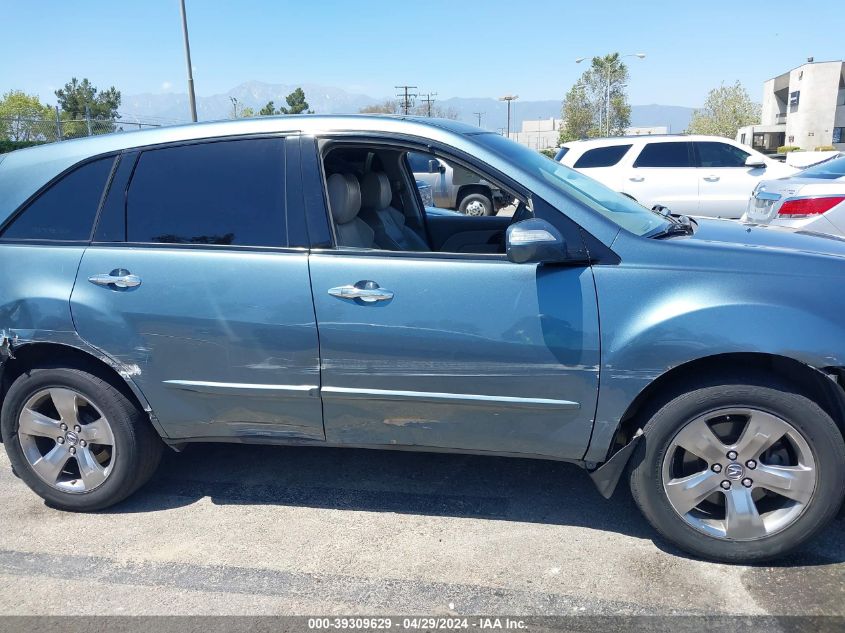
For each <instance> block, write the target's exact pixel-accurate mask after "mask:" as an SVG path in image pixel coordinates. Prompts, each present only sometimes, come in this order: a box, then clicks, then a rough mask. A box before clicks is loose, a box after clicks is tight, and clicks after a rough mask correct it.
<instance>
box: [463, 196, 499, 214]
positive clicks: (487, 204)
mask: <svg viewBox="0 0 845 633" xmlns="http://www.w3.org/2000/svg"><path fill="white" fill-rule="evenodd" d="M472 204H476V205H477V204H480V205H483V206H484V212H483V214H481V215H493V214H494V213H495V209H494V207H493V200H492V199H491V198H490V196H487V195H485V194H483V193H468V194H467V195H465V196H464V197H463V198H461V202H460V204H458V212H460V213H463V214H464V215H470V214H469V213H467V209H468V208H469V206H470V205H472ZM473 215H478V214H473Z"/></svg>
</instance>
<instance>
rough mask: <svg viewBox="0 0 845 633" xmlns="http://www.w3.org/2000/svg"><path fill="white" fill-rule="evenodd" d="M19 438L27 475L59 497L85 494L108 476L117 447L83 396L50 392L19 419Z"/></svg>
mask: <svg viewBox="0 0 845 633" xmlns="http://www.w3.org/2000/svg"><path fill="white" fill-rule="evenodd" d="M18 438H19V441H20V444H21V448H22V449H23V454H24V456H25V457H26V460H27V462H29V465H30V466H31V467H32V470H33V471H34V472H35V473H36V474H37V475H38V476H39V477H40V478H41V479H42V480H44V481H45V482H46V483H47V484H49V485H50V486H52V487H53V488H56V489H58V490H61V491H63V492H71V493H82V492H89V491H91V490H93V489H95V488H97V487H98V486H100V485H102V483H103V482H104V481H105V480H106V479H107V478H108V477H109V475H110V474H111V472H112V469H113V466H114V463H115V458H116V450H115V449H116V447H115V441H114V435H113V433H112V429H111V426H110V425H109V421H108V420H107V419H106V417H105V416H104V415H103V413H102V412H101V411H100V410H99V409H98V408H97V406H96V405H95V404H94V403H92V402H91V401H90V400H89V399H88V398H86V397H85V396H84V395H82V394H81V393H79V392H78V391H75V390H73V389H68V388H65V387H50V388H49V389H43V390H41V391H39V392H37V393H36V394H35V395H33V396H32V397H31V398H29V400H28V401H27V402H26V404H25V405H24V407H23V409H22V410H21V413H20V416H19V417H18Z"/></svg>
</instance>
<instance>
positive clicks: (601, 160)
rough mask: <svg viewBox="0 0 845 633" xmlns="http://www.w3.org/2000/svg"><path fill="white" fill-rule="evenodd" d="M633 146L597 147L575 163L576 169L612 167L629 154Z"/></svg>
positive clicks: (585, 153)
mask: <svg viewBox="0 0 845 633" xmlns="http://www.w3.org/2000/svg"><path fill="white" fill-rule="evenodd" d="M629 149H631V145H630V144H629V145H610V146H608V147H596V148H595V149H590V150H587V151H586V152H584V153H583V154H582V155H581V157H580V158H579V159H578V160H577V161H575V165H573V167H575V169H581V168H585V167H586V168H589V167H612V166H613V165H615V164H616V163H618V162H619V161H620V160H622V157H623V156H624V155H625V154H627V153H628V150H629Z"/></svg>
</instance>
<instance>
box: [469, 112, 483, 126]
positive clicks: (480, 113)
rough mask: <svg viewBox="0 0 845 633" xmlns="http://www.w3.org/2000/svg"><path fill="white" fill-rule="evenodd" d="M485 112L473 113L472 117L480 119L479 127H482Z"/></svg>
mask: <svg viewBox="0 0 845 633" xmlns="http://www.w3.org/2000/svg"><path fill="white" fill-rule="evenodd" d="M484 114H485V113H484V112H473V113H472V115H473V116H474V117H475V118H477V119H478V127H481V117H483V116H484Z"/></svg>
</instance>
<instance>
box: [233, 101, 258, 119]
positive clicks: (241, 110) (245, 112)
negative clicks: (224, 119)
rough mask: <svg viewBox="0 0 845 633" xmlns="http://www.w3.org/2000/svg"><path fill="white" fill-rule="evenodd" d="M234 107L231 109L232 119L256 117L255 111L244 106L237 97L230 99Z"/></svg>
mask: <svg viewBox="0 0 845 633" xmlns="http://www.w3.org/2000/svg"><path fill="white" fill-rule="evenodd" d="M229 101H231V102H232V107H231V108H230V109H229V118H230V119H248V118H249V117H254V116H255V110H253V109H252V108H250V107H249V106H245V105H244V104H242V103H241V102H240V101H239V100H238V98H237V97H229Z"/></svg>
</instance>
